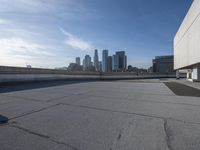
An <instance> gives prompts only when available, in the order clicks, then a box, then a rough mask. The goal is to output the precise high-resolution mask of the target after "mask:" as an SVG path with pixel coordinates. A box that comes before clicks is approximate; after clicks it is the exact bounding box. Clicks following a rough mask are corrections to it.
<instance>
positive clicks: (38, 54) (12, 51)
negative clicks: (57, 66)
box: [0, 37, 54, 66]
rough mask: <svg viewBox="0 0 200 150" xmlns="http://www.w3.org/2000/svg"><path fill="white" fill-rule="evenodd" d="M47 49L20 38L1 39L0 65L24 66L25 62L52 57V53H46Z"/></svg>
mask: <svg viewBox="0 0 200 150" xmlns="http://www.w3.org/2000/svg"><path fill="white" fill-rule="evenodd" d="M47 49H48V48H47V47H45V46H43V45H41V44H36V43H32V42H28V41H26V40H24V39H21V38H17V37H14V38H1V39H0V54H1V55H0V64H1V65H13V66H24V64H25V63H26V62H34V63H36V60H37V61H40V62H41V60H42V59H43V60H44V59H45V58H49V57H53V56H54V55H53V53H50V52H49V51H47Z"/></svg>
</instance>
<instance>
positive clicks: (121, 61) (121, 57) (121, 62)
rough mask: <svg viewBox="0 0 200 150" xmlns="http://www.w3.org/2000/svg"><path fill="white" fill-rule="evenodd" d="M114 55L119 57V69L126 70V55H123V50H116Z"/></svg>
mask: <svg viewBox="0 0 200 150" xmlns="http://www.w3.org/2000/svg"><path fill="white" fill-rule="evenodd" d="M116 55H118V57H119V70H120V71H126V65H127V56H126V55H125V51H118V52H116Z"/></svg>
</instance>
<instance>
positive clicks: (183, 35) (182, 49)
mask: <svg viewBox="0 0 200 150" xmlns="http://www.w3.org/2000/svg"><path fill="white" fill-rule="evenodd" d="M197 63H200V0H194V2H193V4H192V6H191V8H190V10H189V12H188V14H187V15H186V17H185V19H184V21H183V23H182V24H181V26H180V28H179V30H178V32H177V34H176V36H175V38H174V69H181V68H187V66H191V65H193V64H197Z"/></svg>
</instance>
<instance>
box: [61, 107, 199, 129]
mask: <svg viewBox="0 0 200 150" xmlns="http://www.w3.org/2000/svg"><path fill="white" fill-rule="evenodd" d="M59 104H60V105H66V106H71V107H79V108H85V109H92V110H98V111H105V112H113V113H122V114H129V115H135V116H140V117H149V118H156V119H162V120H165V119H167V120H173V121H177V122H182V123H188V124H195V125H200V122H191V121H185V120H181V119H175V118H171V117H163V116H157V115H153V114H145V113H137V112H127V111H120V110H112V109H109V108H99V107H93V106H84V105H77V104H67V103H59Z"/></svg>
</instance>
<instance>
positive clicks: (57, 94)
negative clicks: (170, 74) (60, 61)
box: [0, 80, 200, 150]
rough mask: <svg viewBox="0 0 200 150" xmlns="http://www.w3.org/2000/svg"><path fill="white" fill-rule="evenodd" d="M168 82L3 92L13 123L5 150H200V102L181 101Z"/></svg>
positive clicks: (5, 113)
mask: <svg viewBox="0 0 200 150" xmlns="http://www.w3.org/2000/svg"><path fill="white" fill-rule="evenodd" d="M163 82H166V81H165V80H164V81H163V80H143V81H133V82H132V81H119V82H82V83H78V82H76V83H74V82H73V83H68V84H66V83H65V84H54V85H51V86H50V85H48V86H45V85H44V83H43V84H41V83H38V85H37V86H31V85H23V88H22V86H21V88H20V86H16V87H13V86H12V87H10V88H11V89H9V87H1V88H6V90H5V89H4V90H1V91H2V92H1V94H0V115H2V117H4V118H8V119H9V120H8V122H7V123H5V122H4V124H1V125H0V149H1V150H197V149H200V98H199V97H188V96H177V95H175V94H174V93H173V92H172V91H171V90H170V89H169V88H168V87H167V86H166V85H165V84H164V83H163ZM40 84H41V86H39V85H40ZM26 86H27V87H29V88H28V90H25V89H26Z"/></svg>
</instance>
